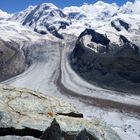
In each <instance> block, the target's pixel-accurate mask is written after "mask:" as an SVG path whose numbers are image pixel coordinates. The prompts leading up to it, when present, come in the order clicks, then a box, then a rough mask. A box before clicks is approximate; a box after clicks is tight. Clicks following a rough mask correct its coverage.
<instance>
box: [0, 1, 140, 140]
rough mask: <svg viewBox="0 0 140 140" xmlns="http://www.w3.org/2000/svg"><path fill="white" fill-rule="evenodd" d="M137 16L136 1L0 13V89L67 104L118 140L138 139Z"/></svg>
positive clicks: (139, 55)
mask: <svg viewBox="0 0 140 140" xmlns="http://www.w3.org/2000/svg"><path fill="white" fill-rule="evenodd" d="M139 9H140V0H135V2H133V3H132V2H127V3H125V4H124V5H122V6H118V5H117V4H116V3H112V4H109V3H105V2H103V1H98V2H96V3H94V4H87V3H85V4H83V5H82V6H80V7H77V6H70V7H65V8H63V9H61V8H59V7H57V6H55V5H54V4H52V3H43V4H39V5H35V6H29V7H28V8H26V9H25V10H23V11H20V12H17V13H6V12H4V11H1V10H0V82H1V84H4V85H10V86H15V87H20V88H21V87H22V88H29V89H32V90H36V91H38V92H42V93H43V94H49V95H51V96H55V97H57V98H60V99H62V100H67V101H68V102H70V103H73V104H74V105H75V106H76V107H77V108H78V109H79V111H81V112H82V113H83V114H84V115H85V116H88V117H91V116H92V117H93V116H96V117H100V118H101V119H103V120H104V121H106V122H107V123H109V124H110V126H111V127H112V128H113V129H114V130H116V131H117V132H118V133H119V135H120V136H121V139H123V140H125V139H128V140H131V139H135V140H138V139H139V127H137V125H138V124H139V113H140V112H139V106H140V102H139V101H140V97H139V95H140V10H139ZM96 108H98V109H99V110H100V113H98V111H97V110H98V109H96ZM89 110H92V111H89ZM106 110H107V111H106ZM108 110H109V111H110V112H108ZM116 110H117V111H116ZM118 112H119V113H120V114H119V113H118ZM87 114H88V115H87ZM126 114H127V115H128V114H129V115H128V116H129V117H128V116H127V117H126ZM112 115H114V116H113V117H114V118H115V119H114V120H113V119H112V120H110V119H108V117H107V116H109V118H110V117H112ZM122 116H123V117H122ZM133 117H134V118H133ZM122 118H123V119H122ZM124 120H125V121H124ZM118 122H119V123H118ZM130 126H131V127H130ZM130 134H131V135H130Z"/></svg>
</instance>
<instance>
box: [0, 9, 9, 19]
mask: <svg viewBox="0 0 140 140" xmlns="http://www.w3.org/2000/svg"><path fill="white" fill-rule="evenodd" d="M9 16H10V14H8V13H7V12H4V11H2V10H1V9H0V18H8V17H9Z"/></svg>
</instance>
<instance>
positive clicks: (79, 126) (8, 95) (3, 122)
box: [0, 85, 120, 140]
mask: <svg viewBox="0 0 140 140" xmlns="http://www.w3.org/2000/svg"><path fill="white" fill-rule="evenodd" d="M70 112H73V113H75V114H80V113H79V112H78V111H77V110H76V109H75V108H74V107H72V106H71V105H70V104H68V103H66V102H64V101H59V100H57V99H55V98H53V97H50V96H45V95H42V94H41V93H38V92H35V91H31V90H28V89H17V88H14V87H7V86H2V85H1V86H0V130H1V131H0V136H1V137H3V132H4V133H5V134H7V135H8V133H9V134H11V133H12V135H13V134H16V133H17V134H18V135H19V136H20V135H22V136H35V137H36V138H38V137H39V136H41V133H42V132H43V131H44V130H46V129H47V128H48V127H49V126H50V124H51V123H52V121H53V120H54V118H55V119H56V121H57V122H58V124H59V125H60V128H61V131H62V132H65V133H66V134H73V133H74V134H78V133H79V132H80V131H81V130H83V129H85V128H86V130H87V131H88V132H90V134H91V135H93V136H96V137H97V138H98V139H100V140H112V139H113V140H120V138H119V136H118V135H117V133H115V132H114V131H113V130H112V129H111V128H109V127H108V126H107V125H106V124H105V123H103V122H101V121H100V120H98V119H92V120H88V119H84V118H75V117H72V116H66V115H64V116H63V115H59V113H64V114H68V113H70ZM11 131H12V132H11ZM37 133H38V134H37ZM24 134H25V135H24ZM4 136H5V135H4Z"/></svg>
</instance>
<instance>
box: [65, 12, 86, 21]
mask: <svg viewBox="0 0 140 140" xmlns="http://www.w3.org/2000/svg"><path fill="white" fill-rule="evenodd" d="M83 18H86V15H84V14H81V13H80V12H71V13H68V19H70V20H72V19H76V20H80V19H83Z"/></svg>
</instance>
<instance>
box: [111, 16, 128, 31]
mask: <svg viewBox="0 0 140 140" xmlns="http://www.w3.org/2000/svg"><path fill="white" fill-rule="evenodd" d="M111 26H112V27H114V28H115V29H116V30H117V31H121V30H122V27H123V28H124V29H125V30H127V31H128V30H129V28H130V24H128V23H127V22H125V21H124V20H122V19H116V20H113V21H111Z"/></svg>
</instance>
